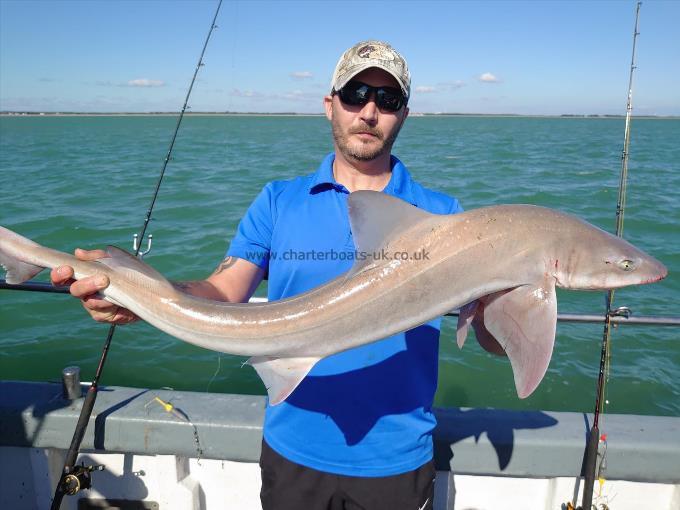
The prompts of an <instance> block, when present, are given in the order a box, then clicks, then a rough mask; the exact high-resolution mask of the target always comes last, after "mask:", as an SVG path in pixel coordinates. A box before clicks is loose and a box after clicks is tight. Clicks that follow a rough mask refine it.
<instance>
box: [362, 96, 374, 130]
mask: <svg viewBox="0 0 680 510" xmlns="http://www.w3.org/2000/svg"><path fill="white" fill-rule="evenodd" d="M359 115H360V117H361V119H362V120H363V121H364V122H366V123H367V124H375V123H376V122H377V121H378V106H377V105H376V104H375V94H371V97H370V98H369V99H368V102H367V103H366V104H365V105H364V107H363V108H362V109H361V111H360V112H359Z"/></svg>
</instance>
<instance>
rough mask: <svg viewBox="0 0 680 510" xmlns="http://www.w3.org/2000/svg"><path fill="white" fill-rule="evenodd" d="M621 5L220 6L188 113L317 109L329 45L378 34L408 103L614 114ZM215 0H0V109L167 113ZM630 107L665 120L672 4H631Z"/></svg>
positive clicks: (627, 46)
mask: <svg viewBox="0 0 680 510" xmlns="http://www.w3.org/2000/svg"><path fill="white" fill-rule="evenodd" d="M635 5H636V3H635V1H628V0H625V1H624V0H621V1H618V0H611V1H567V2H560V1H554V2H549V1H538V0H537V1H524V2H519V1H510V0H508V1H476V2H466V1H444V0H441V1H424V0H423V1H409V0H404V1H395V0H392V1H389V2H382V1H367V0H364V1H352V0H344V1H320V0H319V1H311V0H310V1H285V0H279V1H235V0H225V1H224V3H223V5H222V9H221V11H220V13H219V17H218V19H217V25H218V29H217V30H215V32H214V33H213V36H212V39H211V40H210V43H209V45H208V48H207V50H206V54H205V57H204V62H205V66H204V67H202V68H201V69H200V71H199V78H198V80H197V83H196V85H195V87H194V90H193V92H192V96H191V100H190V105H191V109H192V111H219V112H223V111H235V112H298V113H321V112H322V98H323V96H324V94H326V93H328V91H329V87H330V85H329V83H330V77H331V74H332V73H333V69H334V67H335V64H336V62H337V59H338V58H339V56H340V54H341V53H342V52H343V51H344V50H345V49H347V48H348V47H350V46H352V45H353V44H354V43H356V42H358V41H361V40H366V39H371V38H375V39H381V40H385V41H388V42H389V43H391V44H392V45H393V46H394V47H395V48H397V49H398V50H399V51H400V52H401V53H402V54H403V55H404V56H405V57H406V59H407V61H408V64H409V67H410V70H411V74H412V94H411V100H410V103H409V107H410V109H411V112H412V113H414V112H427V113H441V112H445V113H484V114H523V115H563V114H574V115H580V114H604V115H607V114H608V115H611V114H625V108H626V98H627V93H628V77H629V72H630V63H631V51H632V42H633V27H634V22H635ZM216 6H217V0H192V1H170V0H153V1H150V0H106V1H104V0H102V1H97V0H89V1H87V0H80V1H62V0H51V1H31V0H0V111H36V112H40V111H42V112H64V111H77V112H150V111H171V112H172V111H174V112H176V111H178V110H179V109H180V108H181V106H182V104H183V102H184V97H185V95H186V92H187V89H188V87H189V83H190V81H191V77H192V75H193V72H194V69H195V67H196V63H197V61H198V57H199V54H200V51H201V49H202V47H203V43H204V40H205V36H206V34H207V31H208V29H209V26H210V22H211V20H212V17H213V15H214V12H215V8H216ZM639 31H640V35H639V37H638V42H637V62H636V63H637V69H636V71H635V77H634V82H633V113H634V114H636V115H675V116H677V115H680V1H676V0H669V1H663V0H646V1H645V2H644V3H643V5H642V7H641V10H640V28H639Z"/></svg>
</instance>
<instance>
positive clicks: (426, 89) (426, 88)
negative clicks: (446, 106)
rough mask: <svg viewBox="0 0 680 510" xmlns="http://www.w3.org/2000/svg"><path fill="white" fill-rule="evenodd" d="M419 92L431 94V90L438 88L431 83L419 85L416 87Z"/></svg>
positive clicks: (434, 90)
mask: <svg viewBox="0 0 680 510" xmlns="http://www.w3.org/2000/svg"><path fill="white" fill-rule="evenodd" d="M414 90H415V92H417V93H418V94H429V93H431V92H436V91H437V89H436V88H435V87H432V86H430V85H418V86H417V87H416V88H415V89H414Z"/></svg>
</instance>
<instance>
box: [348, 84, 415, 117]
mask: <svg viewBox="0 0 680 510" xmlns="http://www.w3.org/2000/svg"><path fill="white" fill-rule="evenodd" d="M336 92H337V94H338V96H340V100H341V101H342V102H343V103H345V104H346V105H350V106H363V105H365V104H366V103H368V101H369V99H370V98H371V94H374V93H375V104H376V105H377V106H378V108H380V109H381V110H385V111H387V112H397V111H399V110H400V109H401V107H402V106H404V105H405V104H406V99H405V98H404V95H403V94H402V93H401V90H399V89H397V88H394V87H371V86H370V85H366V84H365V83H361V82H360V81H354V80H353V81H350V82H348V83H347V85H345V86H344V87H342V88H341V89H340V90H338V91H336Z"/></svg>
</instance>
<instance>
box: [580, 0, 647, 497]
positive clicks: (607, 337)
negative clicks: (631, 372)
mask: <svg viewBox="0 0 680 510" xmlns="http://www.w3.org/2000/svg"><path fill="white" fill-rule="evenodd" d="M641 4H642V2H638V3H637V7H636V9H635V28H634V29H633V52H632V57H631V60H630V76H629V78H628V100H627V103H626V127H625V130H624V137H623V151H622V153H621V175H620V178H619V192H618V198H617V203H616V235H617V236H619V237H621V236H623V218H624V214H625V210H626V184H627V182H628V154H629V151H628V148H629V146H630V120H631V112H632V111H633V72H634V71H635V45H636V42H637V36H638V35H639V33H640V32H638V26H639V20H640V5H641ZM613 301H614V291H613V290H609V291H608V292H607V294H606V307H607V312H606V315H605V318H604V332H603V334H602V350H601V352H600V371H599V374H598V378H597V390H596V397H595V415H594V418H593V426H592V428H591V429H590V435H589V437H588V443H587V446H586V453H585V458H584V461H583V466H584V471H585V473H584V474H585V482H584V485H583V499H582V501H581V508H582V509H583V510H590V509H591V507H592V504H593V486H594V485H595V476H596V474H597V475H598V476H597V478H601V471H602V469H601V468H602V462H600V469H598V467H597V457H598V449H599V444H600V441H602V442H603V443H605V442H606V437H605V436H603V437H602V438H601V437H600V424H599V420H600V413H601V412H603V410H604V404H605V402H606V400H605V386H606V381H607V379H608V378H609V360H610V347H611V346H610V344H611V322H612V302H613ZM605 444H606V443H605Z"/></svg>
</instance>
